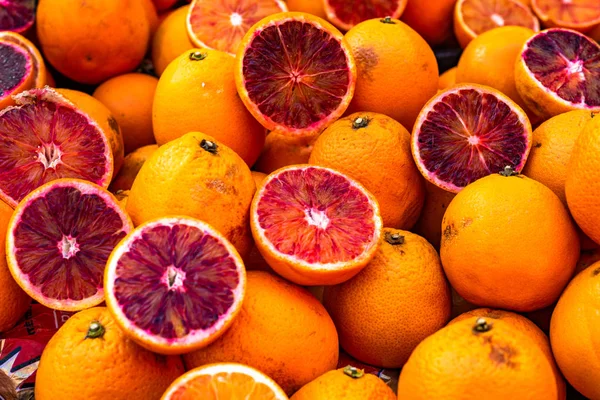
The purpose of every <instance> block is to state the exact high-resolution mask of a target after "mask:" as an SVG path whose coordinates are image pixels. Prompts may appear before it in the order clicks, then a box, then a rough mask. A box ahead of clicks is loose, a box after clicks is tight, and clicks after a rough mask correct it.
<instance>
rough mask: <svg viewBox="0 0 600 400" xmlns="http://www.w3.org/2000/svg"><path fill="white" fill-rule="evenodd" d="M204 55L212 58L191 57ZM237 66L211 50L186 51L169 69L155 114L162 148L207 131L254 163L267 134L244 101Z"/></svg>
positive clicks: (157, 97) (163, 77)
mask: <svg viewBox="0 0 600 400" xmlns="http://www.w3.org/2000/svg"><path fill="white" fill-rule="evenodd" d="M200 54H203V55H206V58H204V59H202V60H194V59H192V58H191V57H194V55H200ZM234 66H235V58H234V57H232V56H230V55H229V54H227V53H224V52H221V51H218V50H208V49H205V50H201V49H194V50H189V51H186V52H185V53H183V54H181V55H180V56H179V57H178V58H177V59H176V60H175V61H173V62H172V63H171V64H169V66H168V67H167V69H166V70H165V71H164V72H163V74H162V75H161V77H160V80H159V82H158V87H157V88H156V95H155V97H154V105H153V109H152V124H153V127H154V136H155V138H156V142H157V143H158V144H159V145H163V144H165V143H167V142H169V141H171V140H174V139H177V138H178V137H181V136H183V135H184V134H186V133H188V132H195V131H199V132H205V133H207V134H208V135H212V136H214V137H215V139H217V140H219V141H221V142H222V143H223V144H225V145H227V146H229V147H230V148H231V149H233V150H234V151H235V152H237V153H238V154H239V156H240V157H242V159H244V161H245V162H246V163H247V164H248V165H249V166H251V165H252V164H254V162H255V161H256V159H257V158H258V156H259V154H260V151H261V150H262V148H263V145H264V142H265V130H264V128H263V127H262V126H261V125H260V124H259V123H258V122H256V120H255V119H254V118H252V115H251V114H250V113H249V112H248V110H246V107H244V104H243V103H242V102H241V101H240V98H239V96H238V93H237V89H236V86H235V82H234V79H233V70H234ZM200 110H201V111H200Z"/></svg>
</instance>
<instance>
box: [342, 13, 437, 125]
mask: <svg viewBox="0 0 600 400" xmlns="http://www.w3.org/2000/svg"><path fill="white" fill-rule="evenodd" d="M392 21H393V22H394V23H393V24H391V23H383V22H381V19H380V18H376V19H372V20H369V21H365V22H361V23H360V24H358V25H356V26H355V27H354V28H352V29H351V30H349V31H348V33H346V40H347V41H348V43H349V44H350V47H351V49H352V53H353V54H354V58H355V59H356V65H357V67H358V78H357V80H356V91H355V93H354V98H353V99H352V102H351V103H350V107H349V108H348V113H354V112H357V111H370V112H377V113H381V114H385V115H387V116H390V117H392V118H393V119H395V120H396V121H398V122H400V123H401V124H402V125H403V126H404V127H405V128H406V129H408V130H409V131H411V130H412V127H413V124H414V123H415V120H416V119H417V115H418V114H419V112H420V111H421V108H422V107H423V106H424V105H425V103H426V102H427V101H428V100H429V99H430V98H431V97H432V96H433V95H435V94H436V92H437V89H438V81H439V73H438V65H437V61H436V59H435V56H434V54H433V51H432V50H431V48H430V47H429V45H428V44H427V42H425V40H423V38H422V37H420V36H419V34H418V33H417V32H415V31H414V30H413V29H411V28H410V27H409V26H408V25H406V24H405V23H404V22H400V21H398V20H395V19H393V20H392Z"/></svg>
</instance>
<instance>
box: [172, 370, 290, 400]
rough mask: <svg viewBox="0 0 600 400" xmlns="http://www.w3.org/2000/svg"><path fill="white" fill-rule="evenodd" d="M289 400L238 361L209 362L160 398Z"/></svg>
mask: <svg viewBox="0 0 600 400" xmlns="http://www.w3.org/2000/svg"><path fill="white" fill-rule="evenodd" d="M225 398H228V399H245V400H287V399H288V397H287V396H286V394H285V392H284V391H283V390H282V389H281V388H280V387H279V385H277V384H276V383H275V382H274V381H273V380H272V379H271V378H269V377H268V376H267V375H265V374H263V373H262V372H260V371H259V370H256V369H254V368H252V367H249V366H247V365H242V364H236V363H219V364H209V365H205V366H202V367H199V368H195V369H193V370H191V371H188V372H186V373H185V374H183V375H182V376H180V377H179V378H177V379H176V380H175V382H173V383H172V384H171V386H170V387H169V388H168V389H167V391H166V392H165V394H164V395H163V397H162V399H161V400H192V399H225Z"/></svg>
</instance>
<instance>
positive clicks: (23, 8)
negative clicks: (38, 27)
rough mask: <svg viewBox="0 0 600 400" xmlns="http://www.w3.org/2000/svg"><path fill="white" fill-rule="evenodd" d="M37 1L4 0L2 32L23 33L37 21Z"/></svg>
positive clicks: (0, 21) (1, 5) (0, 4)
mask: <svg viewBox="0 0 600 400" xmlns="http://www.w3.org/2000/svg"><path fill="white" fill-rule="evenodd" d="M35 3H36V1H35V0H2V1H1V2H0V31H13V32H18V33H23V32H25V31H27V30H29V28H31V26H32V25H33V22H34V21H35Z"/></svg>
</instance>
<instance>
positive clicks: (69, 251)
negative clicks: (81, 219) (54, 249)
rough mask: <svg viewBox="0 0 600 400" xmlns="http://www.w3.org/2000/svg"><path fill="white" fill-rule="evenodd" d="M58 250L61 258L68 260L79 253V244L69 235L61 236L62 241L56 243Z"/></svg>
mask: <svg viewBox="0 0 600 400" xmlns="http://www.w3.org/2000/svg"><path fill="white" fill-rule="evenodd" d="M58 249H59V250H60V252H61V254H62V256H63V258H65V259H69V258H71V257H74V256H75V255H76V254H77V253H79V244H78V243H77V239H75V238H74V237H72V236H71V235H63V238H62V240H61V241H60V242H59V243H58Z"/></svg>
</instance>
